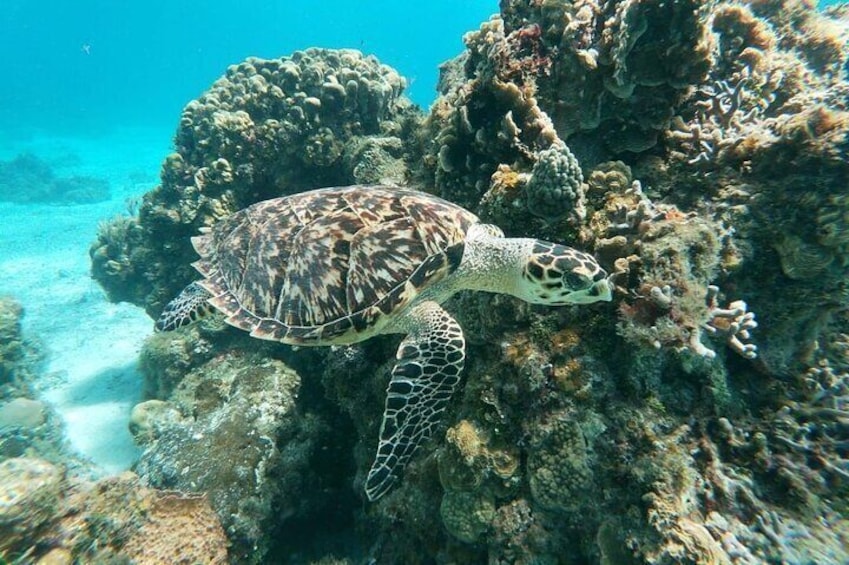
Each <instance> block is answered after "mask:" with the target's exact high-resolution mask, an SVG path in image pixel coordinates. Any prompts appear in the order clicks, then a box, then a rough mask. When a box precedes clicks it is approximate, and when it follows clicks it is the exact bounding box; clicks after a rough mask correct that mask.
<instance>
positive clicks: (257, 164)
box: [90, 49, 420, 315]
mask: <svg viewBox="0 0 849 565" xmlns="http://www.w3.org/2000/svg"><path fill="white" fill-rule="evenodd" d="M405 86H406V82H405V80H404V79H403V78H402V77H401V76H400V75H399V74H398V73H397V72H396V71H395V70H394V69H392V68H390V67H388V66H386V65H382V64H381V63H380V62H379V61H378V60H377V59H376V58H375V57H373V56H365V55H363V54H362V53H360V52H359V51H356V50H353V49H341V50H334V49H307V50H305V51H298V52H296V53H294V54H293V55H291V56H289V57H283V58H280V59H273V60H266V59H258V58H250V59H248V60H246V61H244V62H242V63H240V64H238V65H233V66H231V67H230V68H228V69H227V72H226V73H225V74H224V76H222V77H221V78H220V79H218V80H217V81H216V82H215V83H214V84H213V85H212V86H211V87H210V88H209V90H207V91H206V92H205V93H204V94H203V95H202V96H201V97H200V98H198V99H197V100H193V101H192V102H190V103H189V104H188V105H187V106H186V107H185V108H184V110H183V114H182V116H181V118H180V124H179V127H178V129H177V133H176V135H175V152H174V153H172V154H171V155H169V156H168V157H167V158H166V159H165V161H164V162H163V164H162V170H161V175H160V184H159V186H157V187H156V188H155V189H154V190H152V191H151V192H149V193H148V194H147V195H145V197H144V199H143V200H142V203H141V206H140V208H139V211H138V215H137V216H134V217H131V218H126V217H119V218H116V219H114V220H112V221H110V222H107V223H105V224H103V225H102V226H101V228H100V230H99V233H98V237H97V240H96V241H95V242H94V243H93V244H92V246H91V251H90V254H91V257H92V273H93V275H94V277H95V279H97V280H98V281H99V282H100V283H101V284H102V285H103V287H104V288H105V289H106V291H107V293H108V294H109V295H110V297H112V298H113V299H115V300H126V301H130V302H135V303H138V304H143V305H144V306H145V308H146V309H147V310H148V312H149V313H150V314H151V315H155V314H157V313H158V312H159V310H160V309H161V308H162V307H163V306H164V304H165V303H166V302H167V301H168V300H169V299H170V298H171V296H173V295H174V294H175V293H176V292H177V291H179V290H180V288H181V287H182V286H185V284H188V282H190V281H191V279H192V278H193V274H192V271H191V268H190V267H189V263H190V262H191V260H192V256H193V254H194V253H193V251H192V249H191V245H190V244H189V237H191V236H193V235H196V234H197V232H198V230H199V229H200V228H202V227H207V226H210V225H211V224H213V223H214V222H216V221H217V220H219V219H221V218H223V217H225V216H227V215H229V214H231V213H233V212H235V211H237V210H239V209H241V208H244V207H245V206H247V205H248V204H252V203H254V202H257V201H259V200H264V199H266V198H271V197H274V196H283V195H286V194H292V193H294V192H299V191H301V190H305V189H309V188H317V187H319V186H328V185H346V184H355V183H365V182H375V181H381V182H386V183H389V184H402V183H404V182H405V181H406V178H407V176H408V163H409V161H410V156H409V152H410V147H411V144H410V142H409V141H408V140H407V136H408V131H409V130H410V129H411V128H413V127H414V125H415V124H416V123H417V122H418V121H419V120H420V115H419V112H418V110H417V109H416V107H415V106H413V105H412V104H411V103H410V102H409V101H408V100H407V99H406V97H404V95H403V90H404V88H405ZM175 268H176V269H177V270H176V271H175V270H174V269H175Z"/></svg>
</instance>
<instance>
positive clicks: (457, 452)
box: [93, 0, 849, 564]
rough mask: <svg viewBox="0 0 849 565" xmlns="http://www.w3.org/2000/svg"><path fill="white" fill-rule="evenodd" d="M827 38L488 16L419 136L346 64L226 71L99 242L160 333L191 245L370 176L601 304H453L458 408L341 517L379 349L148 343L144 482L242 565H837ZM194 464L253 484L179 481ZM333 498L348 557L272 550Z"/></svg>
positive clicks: (847, 164)
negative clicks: (553, 253)
mask: <svg viewBox="0 0 849 565" xmlns="http://www.w3.org/2000/svg"><path fill="white" fill-rule="evenodd" d="M847 21H849V12H847V10H846V9H845V8H834V9H831V10H827V11H825V12H818V11H816V10H815V9H814V8H813V7H812V6H810V5H809V4H808V3H805V2H798V1H795V0H786V1H782V0H767V1H758V2H726V1H718V2H703V1H699V0H693V1H685V2H663V1H660V0H642V1H640V0H628V1H624V2H613V1H607V0H603V1H591V0H578V1H574V2H569V1H566V0H543V1H530V0H505V1H502V2H501V11H500V14H499V15H497V16H494V17H493V18H491V19H490V20H488V21H486V22H484V23H483V24H482V25H481V27H480V29H479V30H477V31H473V32H471V33H469V34H467V35H466V37H465V38H464V40H465V44H466V50H465V52H464V53H463V54H462V55H460V56H459V57H457V58H456V59H454V60H453V61H450V62H448V63H446V65H444V66H443V68H442V77H441V80H440V85H439V92H440V95H439V97H438V98H437V100H436V101H435V102H434V104H433V106H432V108H431V110H430V112H429V114H428V115H427V117H426V118H425V119H424V120H422V119H421V116H419V115H418V114H417V113H416V112H415V111H414V110H412V109H411V108H410V106H409V104H408V103H407V102H406V101H405V100H404V99H403V96H401V94H400V92H401V87H402V85H403V81H402V79H400V77H398V75H397V73H395V72H394V71H392V70H391V69H388V68H387V67H385V66H381V65H378V64H377V63H376V61H375V60H374V59H373V58H369V57H364V56H362V55H360V54H359V53H357V52H350V51H328V50H317V51H316V50H309V51H305V52H303V53H298V54H295V55H293V56H292V57H288V58H283V59H279V60H276V61H259V60H248V61H246V62H244V63H242V64H240V65H237V66H234V67H233V68H231V69H230V70H229V71H228V73H227V74H226V75H225V77H224V78H222V79H221V81H219V82H218V83H216V85H214V86H213V88H212V89H211V90H210V91H209V92H208V93H207V94H205V95H204V96H202V97H201V98H200V99H199V100H198V101H196V102H194V103H192V104H190V105H189V106H188V107H187V108H186V111H185V113H184V116H183V120H182V122H181V126H180V130H179V132H178V135H177V152H176V153H175V154H174V155H172V156H170V157H169V158H168V159H166V161H165V163H164V164H163V172H162V185H161V186H160V187H158V188H157V189H156V190H154V191H153V192H151V193H149V194H148V195H147V196H146V197H145V201H144V204H143V205H142V207H141V210H140V214H139V216H138V217H137V218H130V219H125V220H122V221H121V222H119V223H115V224H113V225H111V226H109V225H107V226H104V228H103V229H102V230H101V237H100V241H99V243H98V244H97V245H96V246H94V247H93V260H94V264H95V273H96V276H97V278H98V280H100V281H101V282H103V284H104V286H105V287H106V288H107V289H109V292H110V294H111V295H112V296H113V297H120V298H122V299H128V300H132V301H134V302H135V303H137V304H140V305H142V306H144V307H146V308H147V309H148V311H149V312H151V313H152V314H158V312H159V310H160V309H161V307H162V306H163V303H164V300H165V299H167V297H169V296H170V295H171V294H173V293H175V292H176V290H178V289H179V288H180V287H181V286H182V285H183V284H185V283H187V282H188V281H189V280H191V279H192V278H193V276H192V274H191V272H190V269H189V267H188V265H189V263H190V262H191V261H192V260H194V258H195V257H194V256H193V255H192V253H191V252H190V248H189V246H188V237H189V236H192V235H195V233H196V230H197V229H198V228H200V227H203V226H208V225H211V224H212V223H214V222H215V221H217V220H218V219H219V218H221V217H222V216H224V215H227V214H229V213H230V212H232V211H234V210H236V209H238V208H241V207H243V206H245V205H246V204H249V203H251V202H253V201H256V200H259V199H261V198H265V197H270V196H276V195H280V194H290V193H292V192H295V191H299V190H303V189H306V188H314V187H317V186H321V185H331V184H347V183H351V182H361V181H362V182H376V181H378V180H379V181H381V182H383V181H384V180H386V179H387V178H390V179H392V180H393V181H394V182H398V183H406V182H410V183H415V184H416V185H417V186H418V187H421V188H424V189H425V190H429V191H431V192H435V193H437V194H439V195H441V196H443V197H445V198H447V199H449V200H452V201H454V202H457V203H460V204H462V205H464V206H466V207H468V208H469V209H470V210H472V211H474V212H475V213H477V214H479V216H480V217H481V218H483V219H484V220H485V221H488V222H493V223H496V224H498V225H499V226H500V227H502V228H503V229H504V231H505V233H507V234H508V235H516V236H531V237H547V238H549V239H556V240H558V241H570V242H574V243H575V245H577V246H581V247H583V248H585V249H588V250H591V251H593V252H594V254H595V256H596V257H597V258H598V259H599V261H600V262H601V263H602V265H603V266H604V267H605V268H606V269H607V270H608V272H610V273H612V276H611V281H612V283H613V284H614V285H615V287H616V295H615V301H614V303H613V304H612V305H610V306H605V305H596V307H593V308H584V309H571V308H563V309H544V308H538V307H532V306H529V305H527V304H523V303H518V302H516V301H514V300H513V299H511V298H509V297H504V296H492V295H486V294H460V295H457V296H456V297H454V298H453V299H452V301H453V304H451V309H452V311H455V312H456V313H457V318H458V321H459V322H460V323H461V324H462V326H463V327H464V328H465V331H466V339H467V348H468V358H469V359H470V363H469V365H468V367H467V369H466V375H465V385H464V390H463V392H462V398H459V399H457V401H456V402H453V403H452V405H451V407H450V409H449V412H448V414H447V418H446V421H447V422H448V425H447V430H446V431H445V432H444V434H437V436H438V437H437V440H436V441H434V442H433V443H434V444H435V445H433V446H432V447H431V448H429V449H427V450H423V453H422V455H421V456H417V457H416V458H414V460H413V462H412V463H411V465H410V467H409V468H408V470H407V471H406V475H405V477H404V480H403V481H402V482H401V483H400V486H399V488H397V489H396V490H395V491H393V492H391V493H389V494H388V495H387V496H385V497H384V498H382V499H381V500H380V501H379V502H378V503H376V504H373V505H368V506H366V507H362V506H361V503H360V502H359V501H358V500H357V498H356V495H355V494H353V493H356V492H358V489H359V487H360V486H361V483H362V481H363V478H364V474H365V472H366V470H367V468H368V463H369V458H370V454H371V453H372V452H373V448H374V446H373V445H371V443H370V440H369V438H373V437H375V435H376V433H377V428H378V426H379V425H380V419H379V414H380V411H381V407H382V402H383V400H382V399H383V393H384V389H385V379H384V377H385V375H386V374H387V371H388V367H387V365H386V363H384V361H383V360H385V359H387V358H389V357H390V356H391V352H392V351H394V349H395V347H396V346H397V342H396V341H393V340H392V339H391V338H378V339H374V340H371V341H369V342H367V343H364V344H359V345H353V346H345V347H338V348H335V349H333V350H320V351H312V350H311V351H304V350H299V351H293V350H292V349H290V348H286V347H272V346H267V345H262V344H259V343H257V342H255V341H250V340H247V338H244V337H238V336H234V334H233V333H231V332H229V331H227V330H226V329H223V328H222V327H221V323H220V320H218V321H216V320H215V319H214V318H213V319H209V320H205V321H203V322H201V323H200V324H197V325H195V326H192V327H189V328H186V329H185V330H181V331H179V332H175V333H174V334H169V335H167V336H164V335H160V336H155V337H153V338H152V339H151V340H150V341H149V342H148V343H147V345H146V346H145V351H144V352H143V354H142V359H143V362H142V367H143V371H144V373H145V378H146V382H147V385H148V388H147V392H148V402H150V401H151V400H154V399H155V400H154V402H155V403H154V404H146V405H144V404H143V405H141V406H140V407H139V408H138V412H137V413H136V416H137V418H136V420H135V425H136V428H135V429H136V430H137V432H138V435H139V437H140V440H141V441H143V442H146V443H144V446H145V449H146V453H145V455H144V456H143V457H142V463H141V464H140V469H139V470H140V471H142V473H143V474H144V475H145V476H146V477H149V478H151V479H152V480H153V481H154V482H155V483H156V484H159V485H162V486H167V485H168V484H177V485H179V486H180V488H184V489H186V490H208V491H210V500H211V501H212V506H213V507H214V508H215V509H216V510H217V511H218V512H219V515H221V518H222V522H223V523H224V524H225V525H226V527H227V528H228V530H227V531H228V534H229V535H230V536H231V541H233V542H234V547H235V548H236V551H237V553H238V554H239V555H240V556H243V555H245V553H243V552H244V550H245V548H246V547H247V546H248V545H249V544H250V543H258V546H257V547H259V548H260V549H259V551H258V552H257V555H260V554H262V553H263V552H265V556H266V558H270V557H276V556H279V555H282V554H283V553H285V552H284V551H283V547H284V546H285V547H286V548H287V549H292V548H294V547H298V548H304V547H306V546H310V549H309V550H307V549H303V551H312V552H313V553H314V556H315V558H316V559H319V558H322V557H323V558H325V559H330V558H331V556H335V557H338V556H339V555H343V554H344V555H346V556H351V559H355V558H359V557H364V558H366V559H371V560H373V561H374V562H377V563H392V562H405V561H409V560H412V559H418V560H420V559H422V558H423V557H422V556H425V557H424V559H431V560H434V561H444V562H490V563H498V564H501V563H504V564H506V563H568V564H571V563H574V564H577V563H587V562H599V563H605V564H614V563H617V564H618V563H625V564H638V563H646V564H666V563H681V562H687V563H752V564H754V563H763V562H789V563H801V562H822V563H840V562H846V561H849V555H848V554H847V550H846V548H847V547H849V544H847V539H849V522H847V519H846V516H845V512H846V508H847V500H849V498H847V496H849V494H847V492H849V491H847V485H849V467H847V460H848V459H847V453H846V442H847V434H846V422H847V398H849V394H847V382H849V381H847V374H849V357H847V351H849V337H847V336H849V316H847V314H846V312H847V310H849V292H847V285H846V280H847V277H849V236H847V234H849V226H847V218H849V198H846V196H845V191H846V179H847V178H849V161H847V159H846V155H847V154H849V108H847V102H846V100H847V93H849V83H847V74H846V73H847V60H849V55H848V53H849V50H847V38H849V35H847V33H849V32H847V30H849V24H847ZM346 69H347V70H346ZM349 70H353V71H356V73H358V74H357V77H359V78H353V75H352V74H350V76H349V72H348V71H349ZM353 71H352V72H353ZM331 76H333V77H335V78H330V77H331ZM363 77H365V78H363ZM355 84H356V85H357V86H354V85H355ZM364 92H368V94H364ZM354 101H356V103H355V102H354ZM116 226H117V229H115V227H116ZM110 261H112V263H110ZM107 271H109V272H107ZM283 375H286V377H285V378H284V377H283ZM252 379H254V380H255V381H256V383H259V384H255V385H250V384H249V381H251V380H252ZM254 387H258V388H254ZM281 387H282V388H281ZM296 396H297V398H295V397H296ZM158 402H161V403H162V404H159V403H158ZM254 405H256V406H258V407H261V406H265V407H266V408H268V409H269V410H270V412H267V414H271V417H270V418H269V419H264V418H261V419H260V420H262V422H260V421H259V420H257V419H256V418H255V417H254V416H256V413H255V412H254V411H252V410H251V409H250V407H251V406H254ZM177 413H179V416H178V414H177ZM156 414H160V415H162V419H161V421H159V420H157V419H156V418H155V415H156ZM213 424H217V426H216V425H213ZM257 430H263V431H262V432H261V433H260V432H257ZM195 434H199V436H200V437H197V439H195V438H196V435H195ZM236 438H239V440H240V441H239V442H237V441H236ZM237 443H239V446H237V445H236V444H237ZM240 446H246V448H245V449H246V453H247V455H246V454H245V452H242V451H239V449H240ZM209 453H216V454H217V455H216V457H218V458H226V457H228V454H229V456H230V457H234V458H235V459H236V460H238V461H240V462H241V463H240V469H242V470H243V471H241V472H243V474H244V476H241V475H240V476H238V477H236V476H233V475H227V474H226V473H224V472H223V470H222V468H221V467H220V466H217V465H213V464H211V463H210V464H209V465H208V468H209V473H206V474H202V473H199V472H196V470H192V469H193V467H192V466H191V465H188V463H189V462H190V461H191V460H207V459H205V458H208V454H209ZM234 454H241V455H238V456H237V455H234ZM322 454H323V456H322ZM319 461H326V462H325V464H324V466H321V465H319V464H318V462H319ZM184 467H187V468H189V469H190V471H188V472H187V474H186V477H182V476H181V475H180V473H179V472H178V471H179V470H181V469H183V468H184ZM331 467H332V468H331ZM246 477H247V478H246ZM169 481H170V483H169ZM275 481H278V482H276V483H275ZM286 481H289V482H286ZM169 488H170V487H169ZM294 495H297V500H296V501H294ZM242 496H244V497H245V500H247V501H249V502H250V505H247V506H242V507H239V506H238V504H236V505H235V506H234V505H233V504H231V503H232V502H233V501H234V500H236V499H237V498H239V497H242ZM334 497H336V498H337V499H338V500H341V501H342V502H338V505H337V506H335V507H333V508H335V510H336V512H337V513H339V514H344V515H345V516H348V517H349V518H348V521H347V522H345V521H344V520H342V521H339V522H337V524H344V525H345V527H346V528H348V529H347V531H348V532H367V534H362V536H359V537H358V535H357V534H356V533H355V534H354V535H353V536H352V537H354V538H357V539H358V542H354V543H353V544H352V545H353V546H356V547H354V548H350V547H349V548H345V549H340V548H339V546H338V545H334V543H333V542H332V541H331V539H330V537H332V536H322V535H321V534H319V533H316V532H315V531H310V533H309V535H306V534H305V535H304V536H303V539H302V540H297V541H292V542H289V541H286V542H280V541H274V539H273V538H274V536H273V534H274V533H276V532H279V531H284V530H286V529H287V528H289V527H291V525H292V524H302V523H303V522H302V521H301V520H307V521H308V520H309V519H310V517H313V518H314V516H315V515H314V514H310V511H311V510H310V509H311V508H312V509H315V508H324V509H326V508H330V507H331V506H330V505H329V503H328V500H329V499H331V498H334ZM340 497H341V498H340ZM234 508H235V510H234ZM270 508H283V509H284V512H278V513H274V512H271V511H270ZM223 513H227V515H223ZM304 531H308V529H305V530H304ZM366 538H367V539H368V541H365V540H366ZM299 543H300V544H301V545H298V544H299ZM287 544H288V545H287ZM298 555H303V554H298ZM310 555H313V554H312V553H311V554H310Z"/></svg>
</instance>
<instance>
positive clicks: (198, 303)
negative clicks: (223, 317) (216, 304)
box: [154, 282, 212, 332]
mask: <svg viewBox="0 0 849 565" xmlns="http://www.w3.org/2000/svg"><path fill="white" fill-rule="evenodd" d="M211 296H212V295H210V294H209V292H207V291H206V290H205V289H204V288H203V287H201V286H200V285H199V284H198V283H197V282H193V283H192V284H190V285H189V286H187V287H186V288H184V289H183V292H181V293H180V294H178V295H177V298H175V299H174V300H172V301H171V302H169V303H168V304H166V305H165V309H164V310H162V314H160V315H159V319H158V320H156V324H155V326H154V327H155V329H156V331H158V332H170V331H173V330H176V329H177V328H180V327H182V326H187V325H189V324H191V323H192V322H196V321H198V320H199V319H201V318H202V317H204V316H206V315H207V314H209V313H210V312H211V311H212V307H211V306H210V305H209V302H208V300H209V299H210V297H211Z"/></svg>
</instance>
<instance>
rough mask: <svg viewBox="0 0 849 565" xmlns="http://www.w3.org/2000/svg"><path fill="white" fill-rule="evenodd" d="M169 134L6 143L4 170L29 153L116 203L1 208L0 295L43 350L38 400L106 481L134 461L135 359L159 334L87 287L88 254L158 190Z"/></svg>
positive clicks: (138, 314)
mask: <svg viewBox="0 0 849 565" xmlns="http://www.w3.org/2000/svg"><path fill="white" fill-rule="evenodd" d="M170 139H171V136H170V132H169V131H167V130H159V129H155V128H149V129H120V130H114V131H113V132H111V133H109V134H107V135H100V136H97V137H91V138H72V137H62V138H55V137H44V136H39V137H32V138H29V139H25V140H21V139H18V140H14V141H10V140H5V141H4V140H0V160H8V159H11V158H13V157H15V156H16V155H17V154H20V153H23V152H31V153H33V154H35V155H37V156H38V157H40V158H42V159H44V160H46V161H48V162H50V163H51V164H53V166H54V169H55V171H56V174H57V175H58V176H73V175H89V176H95V177H100V178H105V179H108V180H109V182H110V185H111V189H112V198H111V199H110V200H109V201H107V202H101V203H97V204H85V205H73V206H70V205H49V204H38V205H20V204H10V203H6V202H0V218H2V220H0V294H4V295H9V296H12V297H13V298H14V299H16V300H17V301H18V302H20V303H21V304H22V305H23V307H24V310H25V317H24V332H25V335H28V336H32V337H35V338H37V339H38V340H40V341H41V342H42V344H43V346H44V348H45V349H46V354H47V366H46V367H45V372H44V374H43V376H42V377H41V378H40V381H39V382H38V383H36V388H37V390H38V391H39V394H40V395H41V399H42V400H45V401H47V402H49V403H50V404H51V405H52V406H53V407H54V408H55V410H56V411H57V412H58V413H59V415H60V416H61V417H62V419H63V420H64V422H65V431H66V434H67V437H68V440H69V442H70V444H71V446H72V447H73V448H74V449H76V450H77V451H78V452H79V453H80V455H82V456H83V457H85V458H87V459H89V460H91V462H92V463H93V464H94V465H95V467H96V469H97V470H98V471H100V472H102V473H103V474H114V473H119V472H121V471H123V470H125V469H127V468H129V467H130V465H131V464H132V463H133V461H134V460H135V459H136V457H137V456H138V453H139V452H138V449H137V448H136V447H135V446H134V444H133V441H132V437H131V436H130V433H129V431H128V429H127V422H128V416H129V413H130V409H131V408H132V407H133V405H134V404H135V403H137V402H138V401H139V400H140V398H141V388H142V387H141V384H142V383H141V378H140V376H139V374H138V371H137V369H136V362H137V358H138V352H139V349H140V348H141V345H142V342H143V341H144V338H145V337H146V336H148V335H149V334H150V333H151V331H152V328H153V322H152V321H151V320H150V318H148V317H147V316H146V315H145V313H144V312H143V311H142V310H141V309H139V308H137V307H135V306H133V305H130V304H112V303H110V302H108V301H107V300H106V295H105V293H104V292H103V290H102V289H101V288H100V287H99V286H98V285H97V283H96V282H94V280H93V279H92V278H91V274H90V264H89V257H88V249H89V245H90V244H91V242H92V240H93V239H94V237H95V234H96V233H97V227H98V224H99V223H100V222H101V221H103V220H105V219H108V218H110V217H113V216H115V215H117V214H122V213H124V214H126V213H127V210H128V203H129V202H130V200H131V199H133V198H137V197H139V196H141V194H143V193H144V192H145V191H147V190H150V189H151V188H152V187H153V186H155V185H156V183H157V176H158V172H159V164H160V162H161V161H162V158H163V157H164V156H165V155H166V154H167V152H168V150H169V143H170Z"/></svg>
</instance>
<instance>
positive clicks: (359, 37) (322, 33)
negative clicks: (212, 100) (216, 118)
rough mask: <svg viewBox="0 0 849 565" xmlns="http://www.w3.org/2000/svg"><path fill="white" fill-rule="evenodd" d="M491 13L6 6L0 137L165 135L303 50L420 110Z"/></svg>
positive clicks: (156, 3)
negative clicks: (368, 57) (254, 67)
mask: <svg viewBox="0 0 849 565" xmlns="http://www.w3.org/2000/svg"><path fill="white" fill-rule="evenodd" d="M497 11H498V2H497V1H496V0H460V1H457V0H453V1H452V0H438V1H431V2H398V1H396V0H370V1H367V2H352V1H347V2H346V1H322V2H292V1H289V0H242V1H240V2H229V1H225V0H213V1H208V2H190V1H188V0H149V1H145V2H127V1H120V0H81V1H68V0H44V1H40V2H35V1H33V0H4V1H3V8H2V9H0V61H2V67H3V74H4V78H3V81H2V84H0V131H2V130H6V132H7V133H8V132H10V131H13V130H14V131H22V132H26V131H27V130H30V129H32V128H37V129H40V130H42V131H62V132H78V131H81V130H82V131H88V132H92V133H95V132H98V131H101V130H103V129H108V128H110V127H111V126H113V125H115V124H123V125H127V124H134V125H136V124H137V125H158V124H163V125H167V127H168V128H173V127H174V126H175V125H176V123H177V120H178V117H179V113H180V110H181V109H182V107H183V106H184V105H185V103H186V102H188V101H189V100H191V99H193V98H196V97H197V96H198V95H199V94H200V93H201V92H202V91H204V90H205V89H206V88H207V87H208V86H209V85H210V84H211V83H212V82H213V81H214V80H215V79H216V78H217V77H219V76H220V75H221V74H222V73H223V71H224V69H225V68H226V67H227V66H228V65H230V64H233V63H237V62H239V61H241V60H243V59H244V58H246V57H248V56H258V57H265V58H275V57H279V56H282V55H288V54H290V53H291V52H292V51H294V50H297V49H304V48H307V47H312V46H317V47H352V48H356V49H360V50H362V51H363V52H367V53H371V54H374V55H376V56H377V57H378V58H379V59H380V60H381V62H384V63H387V64H389V65H391V66H393V67H395V68H396V69H398V71H399V72H400V73H401V74H403V75H404V76H405V77H407V79H408V81H409V83H410V86H409V90H408V95H409V96H410V97H411V98H412V99H413V100H414V101H415V102H416V103H418V104H419V105H422V106H423V107H427V105H428V104H430V102H431V101H432V100H433V98H434V96H435V91H434V89H435V84H436V80H437V77H438V72H437V65H438V64H439V63H441V62H443V61H445V60H447V59H449V58H451V57H453V56H455V55H457V54H458V53H460V51H461V50H462V48H463V44H462V35H463V33H464V32H466V31H469V30H472V29H476V28H477V27H478V25H479V24H480V22H482V21H484V20H485V19H486V18H487V17H488V16H489V15H490V14H492V13H495V12H497Z"/></svg>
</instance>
